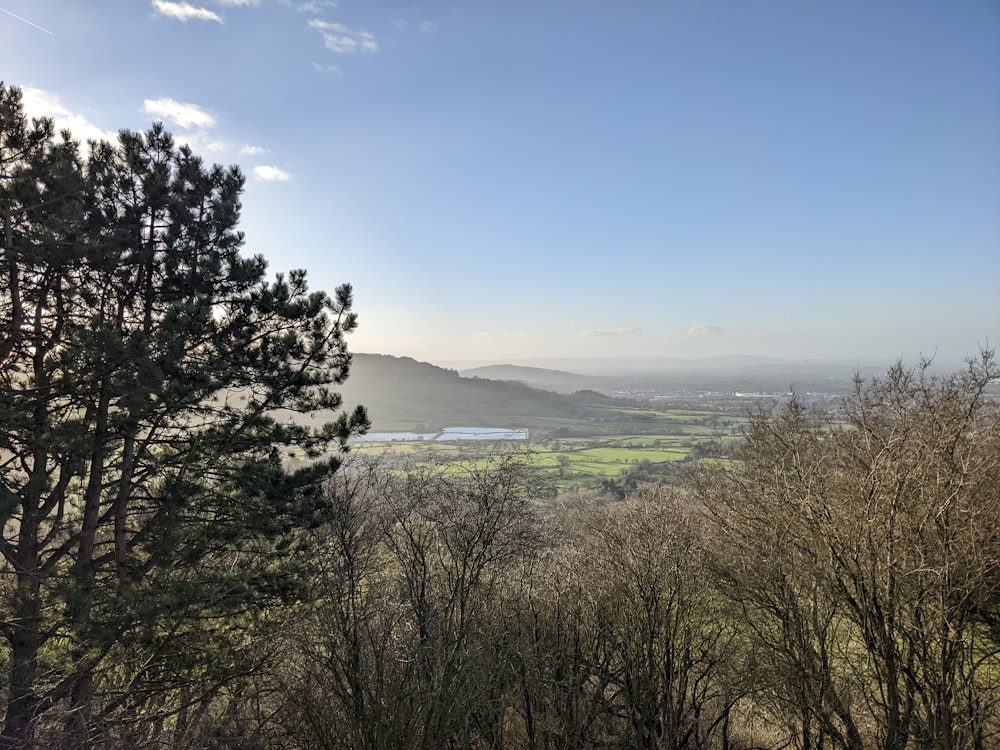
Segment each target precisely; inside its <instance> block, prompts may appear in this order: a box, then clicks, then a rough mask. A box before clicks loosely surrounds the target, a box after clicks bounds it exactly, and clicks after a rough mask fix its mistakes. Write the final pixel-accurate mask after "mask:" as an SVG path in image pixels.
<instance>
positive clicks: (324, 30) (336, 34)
mask: <svg viewBox="0 0 1000 750" xmlns="http://www.w3.org/2000/svg"><path fill="white" fill-rule="evenodd" d="M309 28H311V29H316V30H317V31H318V32H319V33H320V34H322V36H323V44H325V45H326V48H327V49H328V50H330V51H331V52H337V53H339V54H343V55H349V54H353V53H355V52H364V53H371V52H378V44H377V43H376V41H375V35H374V34H372V33H371V32H370V31H355V30H353V29H349V28H348V27H347V26H345V25H344V24H342V23H336V22H333V21H323V20H321V19H318V18H314V19H313V20H311V21H310V22H309Z"/></svg>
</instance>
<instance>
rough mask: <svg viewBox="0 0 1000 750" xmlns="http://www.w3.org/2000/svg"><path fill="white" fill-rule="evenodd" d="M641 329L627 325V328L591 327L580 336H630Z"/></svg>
mask: <svg viewBox="0 0 1000 750" xmlns="http://www.w3.org/2000/svg"><path fill="white" fill-rule="evenodd" d="M640 330H641V329H640V328H636V327H635V326H629V327H627V328H592V329H590V330H589V331H584V332H583V333H581V334H580V335H581V336H586V337H587V338H603V337H612V336H632V335H635V334H637V333H639V331H640Z"/></svg>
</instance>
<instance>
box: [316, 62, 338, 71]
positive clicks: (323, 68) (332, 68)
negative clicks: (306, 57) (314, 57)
mask: <svg viewBox="0 0 1000 750" xmlns="http://www.w3.org/2000/svg"><path fill="white" fill-rule="evenodd" d="M312 65H313V69H314V70H316V71H317V72H319V73H340V68H338V67H337V66H336V65H321V64H320V63H318V62H316V61H313V64H312Z"/></svg>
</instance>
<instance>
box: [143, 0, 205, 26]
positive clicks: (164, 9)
mask: <svg viewBox="0 0 1000 750" xmlns="http://www.w3.org/2000/svg"><path fill="white" fill-rule="evenodd" d="M152 5H153V10H155V11H156V12H157V13H159V14H160V15H161V16H166V17H167V18H173V19H174V20H175V21H183V22H187V21H215V22H216V23H222V16H220V15H219V14H218V13H216V12H215V11H212V10H209V9H208V8H199V7H198V6H196V5H191V3H186V2H180V3H176V2H170V0H152Z"/></svg>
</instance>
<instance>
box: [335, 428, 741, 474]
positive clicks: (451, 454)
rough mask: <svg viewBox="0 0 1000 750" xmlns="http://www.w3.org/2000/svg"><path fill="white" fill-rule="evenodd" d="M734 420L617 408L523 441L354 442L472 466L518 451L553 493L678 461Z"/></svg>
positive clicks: (370, 450) (366, 450) (727, 431)
mask: <svg viewBox="0 0 1000 750" xmlns="http://www.w3.org/2000/svg"><path fill="white" fill-rule="evenodd" d="M739 421H740V420H738V418H736V417H732V416H729V415H720V414H719V413H718V412H708V411H705V412H700V411H694V410H690V409H678V410H671V411H652V410H641V409H618V410H615V411H613V412H612V411H610V410H609V412H608V419H607V420H601V419H597V420H588V421H586V422H583V421H571V420H565V421H562V420H553V423H552V424H550V425H548V428H547V429H546V428H540V427H539V426H538V425H537V423H536V425H535V427H533V428H532V429H531V430H530V431H529V440H527V441H512V442H509V443H496V442H487V441H472V440H470V441H461V442H437V441H429V440H415V441H387V442H370V443H369V442H359V443H354V444H353V446H352V451H353V452H356V453H361V454H363V455H380V454H386V455H387V456H389V457H392V456H400V457H402V456H405V457H407V458H408V459H410V460H413V461H417V462H433V463H444V464H448V463H451V462H456V465H458V464H462V465H478V464H480V463H482V462H485V461H486V459H487V458H488V457H489V456H490V455H494V454H495V453H496V452H497V451H498V450H523V451H525V452H526V453H528V454H529V456H530V462H531V463H532V464H533V465H534V466H535V467H537V468H538V469H539V470H540V471H541V473H542V474H543V476H544V477H545V478H546V479H547V480H549V481H550V482H551V483H552V485H553V486H554V487H555V488H556V490H558V491H565V490H566V489H570V488H572V487H576V486H586V485H589V484H592V483H594V482H596V481H599V480H601V479H606V478H611V477H617V476H619V475H621V474H623V473H626V472H628V471H629V470H631V469H633V468H634V467H636V466H637V465H643V464H645V463H648V464H653V465H657V464H663V463H665V462H676V461H683V460H684V459H685V458H687V457H688V455H689V454H690V452H691V450H692V449H694V448H695V447H697V446H698V445H699V444H701V443H705V442H707V441H711V440H719V439H720V438H724V437H726V436H728V435H731V434H732V433H733V427H734V425H735V424H737V423H738V422H739Z"/></svg>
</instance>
